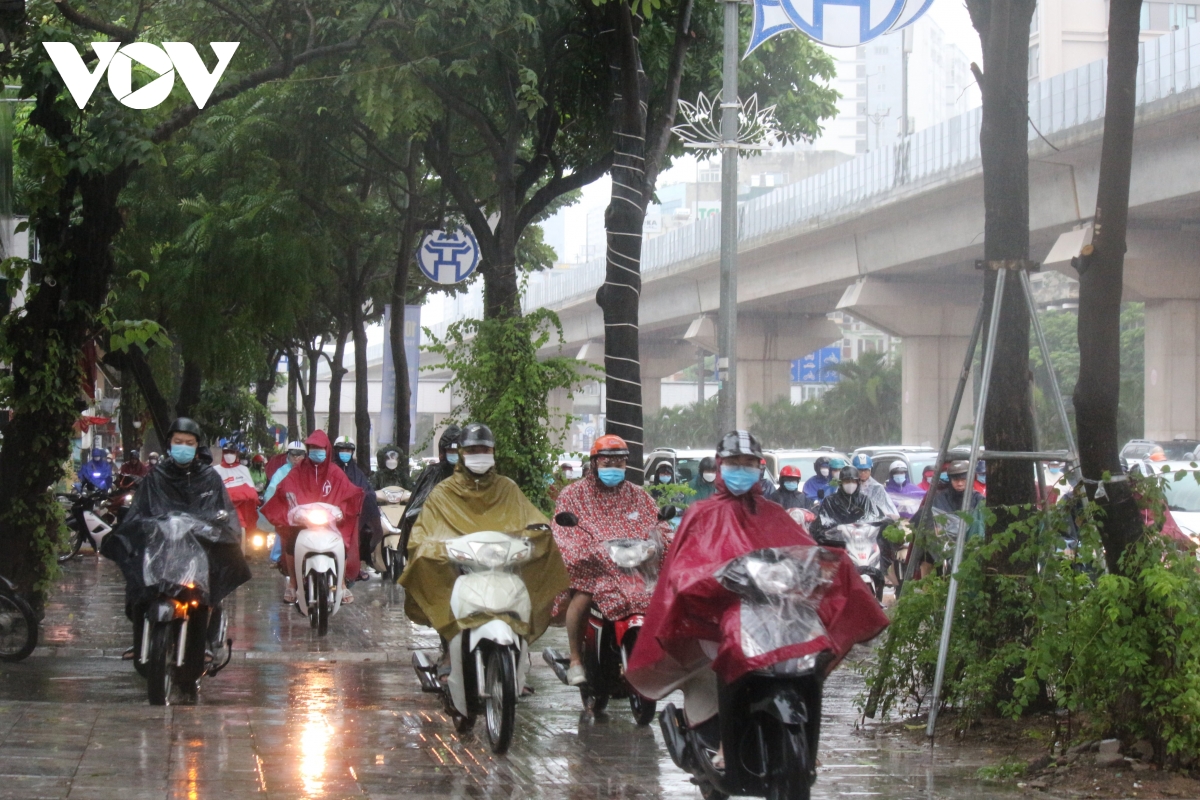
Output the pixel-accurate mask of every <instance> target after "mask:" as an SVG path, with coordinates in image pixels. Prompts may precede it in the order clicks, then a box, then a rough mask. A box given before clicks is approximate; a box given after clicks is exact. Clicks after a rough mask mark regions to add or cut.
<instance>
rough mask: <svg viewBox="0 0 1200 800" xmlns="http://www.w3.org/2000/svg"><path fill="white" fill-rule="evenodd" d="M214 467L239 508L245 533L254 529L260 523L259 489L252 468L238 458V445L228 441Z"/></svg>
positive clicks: (230, 497)
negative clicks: (252, 475)
mask: <svg viewBox="0 0 1200 800" xmlns="http://www.w3.org/2000/svg"><path fill="white" fill-rule="evenodd" d="M213 469H214V470H216V472H217V474H218V475H220V476H221V482H222V483H223V484H224V485H225V491H226V492H227V493H228V494H229V499H230V500H232V501H233V507H234V508H236V509H237V514H238V523H239V524H240V525H241V526H242V534H243V535H245V534H246V533H249V532H250V531H252V530H254V528H255V526H256V525H257V524H258V490H257V489H255V488H254V478H252V477H251V476H250V470H249V469H247V468H246V467H243V466H242V465H241V463H240V462H239V460H238V449H237V445H236V444H234V443H233V442H229V443H227V444H226V445H225V446H224V447H223V448H222V449H221V460H220V462H218V463H215V464H213Z"/></svg>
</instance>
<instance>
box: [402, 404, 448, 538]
mask: <svg viewBox="0 0 1200 800" xmlns="http://www.w3.org/2000/svg"><path fill="white" fill-rule="evenodd" d="M461 434H462V429H461V428H459V427H458V426H457V425H450V426H448V427H447V428H446V430H444V431H442V435H441V436H440V437H439V438H438V460H437V461H436V462H435V463H433V464H430V465H429V466H427V467H425V469H423V470H421V474H420V475H418V476H417V479H416V480H415V481H413V488H412V495H411V496H410V497H409V498H408V507H407V508H406V509H405V511H404V517H403V519H401V520H400V526H399V527H400V542H401V544H402V545H403V546H404V548H405V552H407V548H408V542H409V539H410V537H411V536H412V529H413V525H415V524H416V522H417V517H418V515H420V513H421V508H422V507H423V506H424V505H425V501H426V500H428V499H429V495H430V493H431V492H433V490H434V489H435V488H436V487H437V485H438V484H439V483H441V482H442V481H444V480H446V479H447V478H449V477H450V476H451V475H453V474H454V469H455V467H457V466H458V461H459V454H458V437H459V436H460V435H461Z"/></svg>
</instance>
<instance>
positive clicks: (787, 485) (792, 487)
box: [783, 481, 800, 492]
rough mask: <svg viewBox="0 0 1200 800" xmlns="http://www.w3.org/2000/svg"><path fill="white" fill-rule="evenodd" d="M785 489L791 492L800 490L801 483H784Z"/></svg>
mask: <svg viewBox="0 0 1200 800" xmlns="http://www.w3.org/2000/svg"><path fill="white" fill-rule="evenodd" d="M783 488H784V489H786V490H787V491H789V492H794V491H796V490H797V489H798V488H800V483H799V481H784V482H783Z"/></svg>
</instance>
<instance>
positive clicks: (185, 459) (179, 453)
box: [171, 444, 196, 466]
mask: <svg viewBox="0 0 1200 800" xmlns="http://www.w3.org/2000/svg"><path fill="white" fill-rule="evenodd" d="M195 457H196V448H195V446H194V445H190V444H173V445H171V460H172V461H174V462H175V463H176V464H179V465H181V466H186V465H187V464H190V463H192V459H193V458H195Z"/></svg>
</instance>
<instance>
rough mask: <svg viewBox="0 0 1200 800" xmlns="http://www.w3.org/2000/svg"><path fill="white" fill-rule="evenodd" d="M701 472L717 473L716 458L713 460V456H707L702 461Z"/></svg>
mask: <svg viewBox="0 0 1200 800" xmlns="http://www.w3.org/2000/svg"><path fill="white" fill-rule="evenodd" d="M700 471H701V472H716V471H717V460H716V459H715V458H713V457H712V456H705V457H704V458H702V459H700Z"/></svg>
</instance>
